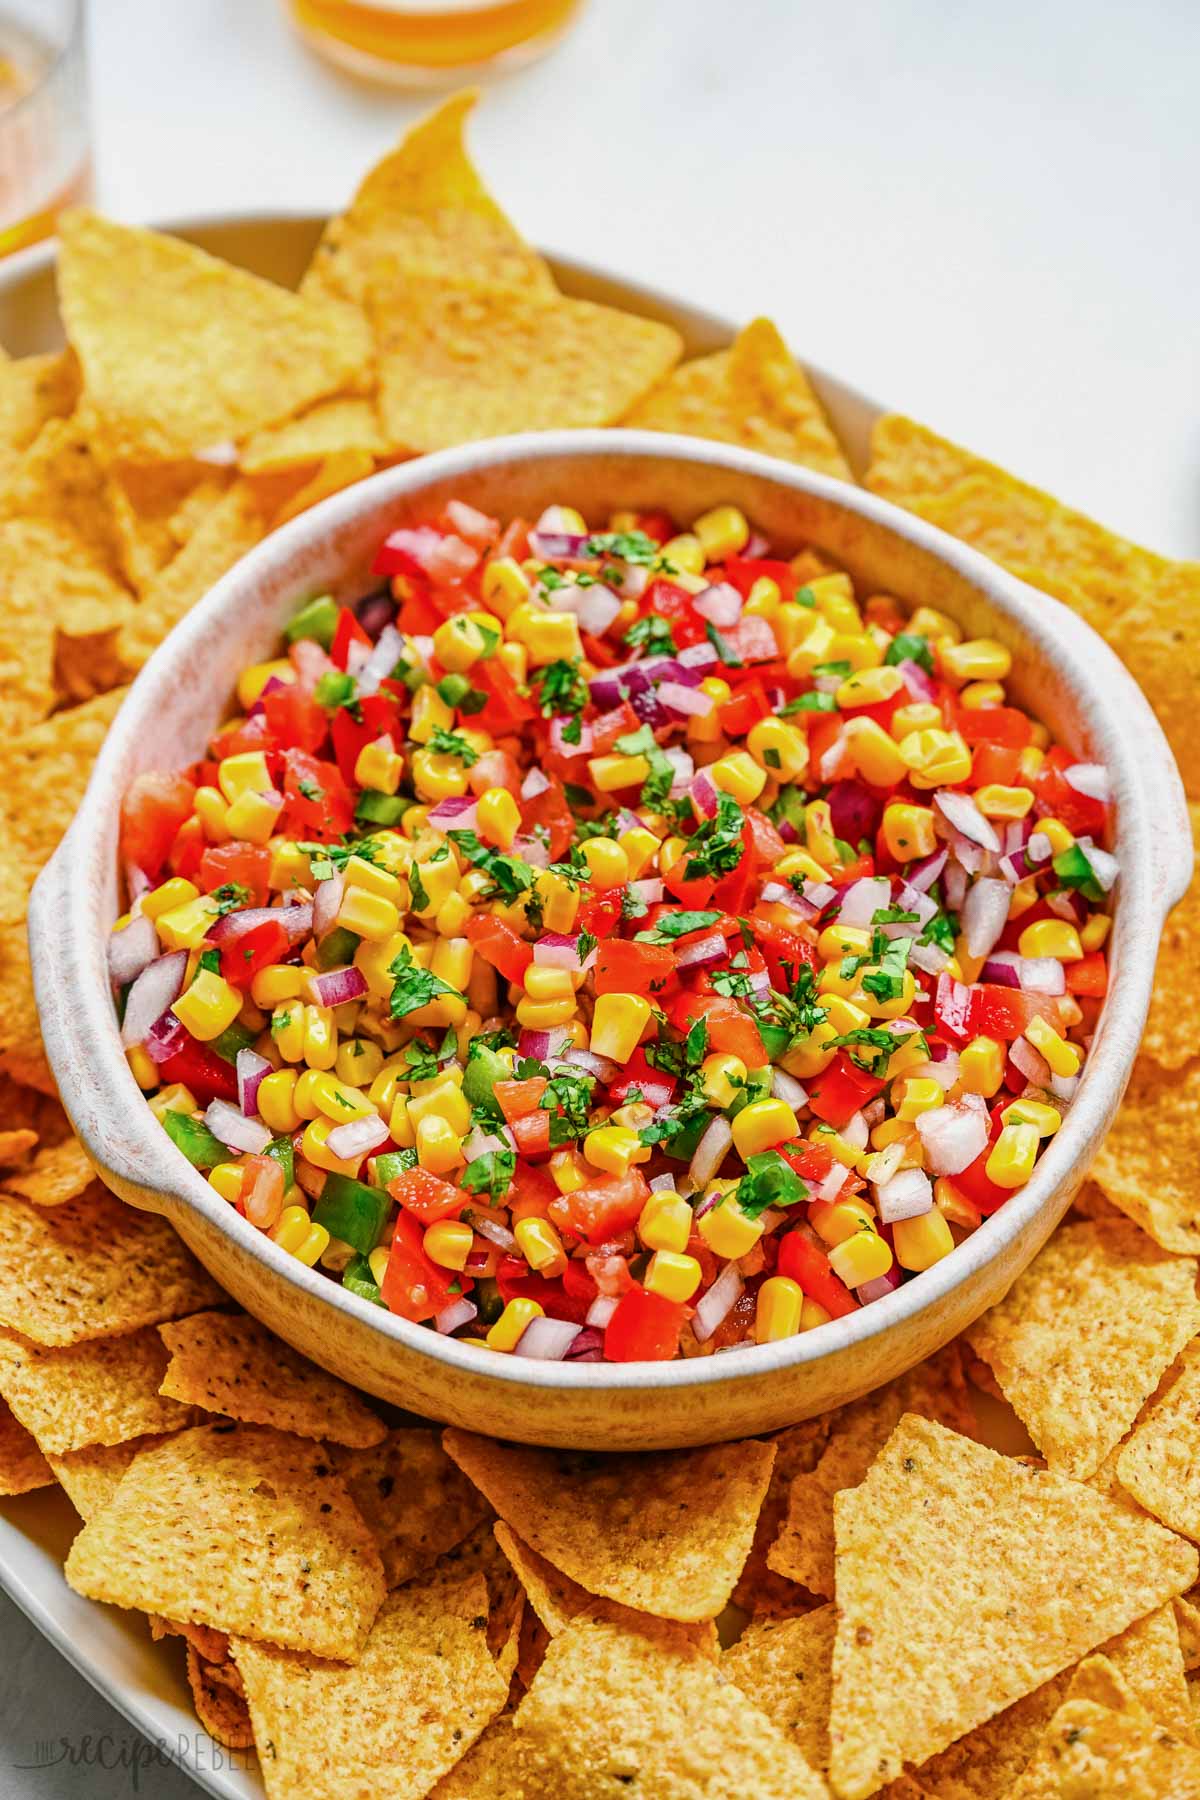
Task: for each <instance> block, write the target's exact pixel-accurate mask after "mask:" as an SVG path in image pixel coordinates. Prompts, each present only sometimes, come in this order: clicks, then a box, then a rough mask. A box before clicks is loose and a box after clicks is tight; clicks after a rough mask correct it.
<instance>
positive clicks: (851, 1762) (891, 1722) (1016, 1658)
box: [830, 1413, 1197, 1800]
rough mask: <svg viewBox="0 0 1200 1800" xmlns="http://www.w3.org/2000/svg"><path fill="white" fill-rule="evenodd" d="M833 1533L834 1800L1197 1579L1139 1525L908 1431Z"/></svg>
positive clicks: (987, 1713) (921, 1431) (929, 1425)
mask: <svg viewBox="0 0 1200 1800" xmlns="http://www.w3.org/2000/svg"><path fill="white" fill-rule="evenodd" d="M834 1519H835V1529H836V1534H837V1601H838V1633H837V1641H836V1644H835V1646H834V1655H833V1704H832V1711H831V1719H830V1741H831V1745H832V1754H831V1760H830V1772H831V1778H832V1782H833V1785H834V1787H835V1788H836V1789H837V1791H838V1793H839V1794H841V1795H842V1796H843V1800H865V1796H866V1795H868V1794H873V1793H875V1791H876V1790H877V1789H878V1788H879V1787H881V1786H882V1785H883V1783H884V1782H885V1781H888V1780H890V1779H892V1778H893V1777H895V1776H897V1775H899V1774H900V1773H901V1771H902V1768H903V1765H904V1764H905V1763H906V1762H908V1763H921V1762H923V1761H924V1760H925V1759H926V1758H927V1757H930V1756H933V1755H934V1754H935V1753H936V1752H937V1751H939V1750H943V1749H945V1747H946V1746H947V1745H948V1744H951V1743H953V1742H954V1741H955V1739H956V1738H959V1737H961V1736H962V1735H963V1734H964V1733H965V1732H967V1731H969V1730H971V1729H972V1727H974V1726H976V1725H979V1724H982V1722H983V1721H984V1720H985V1719H988V1718H990V1717H991V1716H992V1715H993V1714H994V1713H998V1712H999V1711H1000V1710H1001V1709H1002V1708H1003V1707H1005V1706H1010V1705H1011V1704H1012V1703H1013V1701H1015V1700H1019V1699H1020V1698H1021V1696H1022V1695H1023V1694H1027V1693H1029V1692H1031V1691H1032V1690H1033V1689H1034V1688H1035V1687H1038V1686H1039V1685H1040V1684H1041V1683H1042V1682H1044V1681H1047V1680H1049V1678H1050V1677H1051V1676H1053V1675H1056V1674H1057V1673H1058V1672H1059V1670H1061V1669H1063V1668H1066V1667H1067V1666H1068V1665H1069V1664H1071V1663H1072V1662H1074V1661H1076V1660H1077V1659H1078V1658H1079V1657H1080V1656H1083V1655H1085V1654H1086V1653H1087V1652H1088V1651H1089V1650H1092V1649H1094V1648H1095V1647H1096V1645H1097V1644H1098V1643H1101V1642H1103V1640H1104V1639H1105V1638H1108V1637H1112V1636H1113V1635H1114V1634H1115V1633H1116V1632H1119V1631H1123V1630H1124V1629H1125V1627H1126V1626H1127V1625H1129V1624H1132V1623H1133V1621H1134V1620H1135V1619H1139V1618H1141V1617H1143V1616H1144V1615H1145V1614H1146V1613H1147V1612H1149V1611H1150V1610H1151V1608H1152V1607H1155V1606H1161V1605H1162V1604H1163V1603H1164V1602H1165V1601H1167V1600H1170V1599H1171V1598H1172V1597H1173V1596H1174V1595H1175V1594H1179V1593H1183V1592H1185V1591H1186V1589H1187V1588H1188V1587H1189V1586H1190V1585H1191V1583H1192V1582H1193V1580H1194V1579H1195V1576H1194V1574H1193V1573H1192V1571H1193V1569H1194V1568H1195V1567H1196V1566H1197V1558H1196V1552H1195V1551H1194V1549H1193V1548H1192V1547H1191V1546H1190V1545H1188V1544H1185V1543H1184V1542H1183V1541H1182V1540H1181V1539H1179V1538H1176V1537H1174V1536H1172V1535H1171V1533H1169V1532H1166V1531H1164V1530H1163V1529H1162V1528H1161V1526H1158V1525H1155V1524H1154V1523H1153V1522H1152V1521H1150V1520H1144V1519H1136V1518H1133V1517H1131V1516H1130V1515H1129V1514H1128V1513H1125V1512H1123V1511H1121V1509H1120V1508H1119V1507H1115V1506H1113V1505H1112V1504H1111V1502H1109V1501H1107V1500H1105V1499H1104V1498H1103V1497H1102V1496H1101V1495H1099V1494H1096V1493H1093V1492H1092V1491H1091V1490H1090V1489H1089V1488H1087V1487H1085V1486H1083V1485H1082V1484H1081V1483H1079V1482H1074V1481H1068V1480H1065V1479H1064V1478H1062V1477H1061V1476H1058V1475H1055V1474H1052V1473H1050V1472H1048V1471H1043V1470H1037V1469H1031V1468H1029V1467H1028V1466H1027V1465H1026V1464H1024V1463H1022V1462H1018V1461H1015V1460H1013V1459H1012V1458H1009V1457H1005V1456H1001V1455H1000V1454H999V1453H998V1452H997V1451H995V1450H989V1449H987V1448H986V1447H985V1446H984V1445H982V1444H976V1443H973V1442H972V1441H971V1440H970V1439H969V1438H964V1437H959V1436H957V1435H956V1434H955V1433H954V1432H952V1431H947V1430H946V1429H945V1427H944V1426H942V1425H938V1424H936V1423H934V1421H932V1420H930V1419H922V1418H919V1417H917V1415H916V1414H914V1413H906V1414H905V1416H904V1418H903V1419H902V1420H901V1421H900V1424H899V1425H898V1426H897V1427H896V1430H895V1431H894V1432H893V1433H892V1436H891V1437H890V1438H889V1440H888V1442H887V1444H886V1445H885V1446H884V1448H883V1450H882V1451H881V1452H880V1454H879V1456H878V1457H877V1458H876V1460H875V1462H874V1463H873V1464H872V1466H871V1469H870V1471H869V1473H868V1474H867V1476H866V1479H865V1480H864V1481H863V1482H862V1484H861V1485H860V1486H859V1487H857V1488H848V1489H845V1490H844V1491H843V1492H842V1493H840V1494H839V1495H838V1496H837V1498H836V1499H835V1501H834ZM915 1670H919V1671H920V1672H921V1673H920V1679H919V1680H914V1671H915Z"/></svg>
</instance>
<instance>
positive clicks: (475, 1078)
mask: <svg viewBox="0 0 1200 1800" xmlns="http://www.w3.org/2000/svg"><path fill="white" fill-rule="evenodd" d="M511 1080H512V1070H511V1069H510V1068H509V1066H508V1064H507V1063H506V1062H505V1060H504V1058H503V1057H502V1056H500V1055H499V1054H498V1052H497V1051H495V1050H490V1049H489V1048H488V1046H487V1045H486V1044H472V1045H471V1046H470V1048H469V1050H468V1051H467V1066H466V1069H465V1070H464V1071H463V1084H462V1091H463V1093H464V1094H465V1095H466V1097H467V1099H468V1100H469V1101H470V1103H471V1105H472V1106H493V1107H494V1106H495V1104H496V1083H497V1082H498V1081H511Z"/></svg>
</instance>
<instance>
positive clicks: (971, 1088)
mask: <svg viewBox="0 0 1200 1800" xmlns="http://www.w3.org/2000/svg"><path fill="white" fill-rule="evenodd" d="M958 1079H959V1081H960V1083H961V1084H962V1086H963V1088H964V1089H965V1090H966V1092H967V1093H968V1094H982V1096H983V1098H984V1099H985V1100H990V1099H991V1097H992V1095H993V1094H996V1093H998V1092H999V1091H1000V1084H1001V1082H1002V1081H1003V1080H1004V1048H1003V1046H1002V1045H1001V1044H999V1043H997V1041H996V1039H995V1038H990V1037H976V1038H972V1039H971V1042H970V1043H969V1044H967V1045H966V1046H965V1048H964V1049H963V1050H962V1051H961V1052H960V1054H959V1059H958Z"/></svg>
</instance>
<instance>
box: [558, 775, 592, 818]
mask: <svg viewBox="0 0 1200 1800" xmlns="http://www.w3.org/2000/svg"><path fill="white" fill-rule="evenodd" d="M563 794H564V796H565V798H566V802H567V805H568V806H573V807H574V808H575V810H576V811H578V810H579V808H580V807H581V806H591V804H592V795H591V792H590V790H589V789H588V788H585V787H580V786H579V785H578V783H577V782H574V781H565V782H564V783H563Z"/></svg>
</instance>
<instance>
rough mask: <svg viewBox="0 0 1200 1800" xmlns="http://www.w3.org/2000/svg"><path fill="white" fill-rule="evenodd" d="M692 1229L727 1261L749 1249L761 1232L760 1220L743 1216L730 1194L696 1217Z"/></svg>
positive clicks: (733, 1259) (742, 1254) (714, 1252)
mask: <svg viewBox="0 0 1200 1800" xmlns="http://www.w3.org/2000/svg"><path fill="white" fill-rule="evenodd" d="M696 1230H697V1231H698V1232H699V1233H700V1236H701V1237H702V1238H703V1239H704V1242H705V1243H706V1244H707V1245H708V1247H709V1249H710V1250H711V1251H712V1252H713V1255H714V1256H723V1257H726V1258H728V1260H729V1261H730V1262H736V1260H737V1259H738V1257H740V1256H745V1255H746V1254H747V1253H748V1252H749V1251H751V1250H753V1248H754V1246H755V1244H757V1242H758V1240H759V1238H760V1237H761V1236H762V1234H763V1226H762V1221H761V1219H750V1218H747V1216H746V1214H745V1213H744V1212H743V1211H742V1209H741V1207H740V1206H739V1205H738V1203H737V1200H736V1199H735V1198H734V1195H733V1194H732V1193H728V1194H726V1195H725V1198H724V1199H723V1200H721V1201H720V1202H719V1204H718V1205H716V1206H714V1207H711V1208H710V1209H709V1211H708V1212H706V1213H704V1214H702V1215H701V1217H699V1218H698V1219H697V1220H696Z"/></svg>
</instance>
